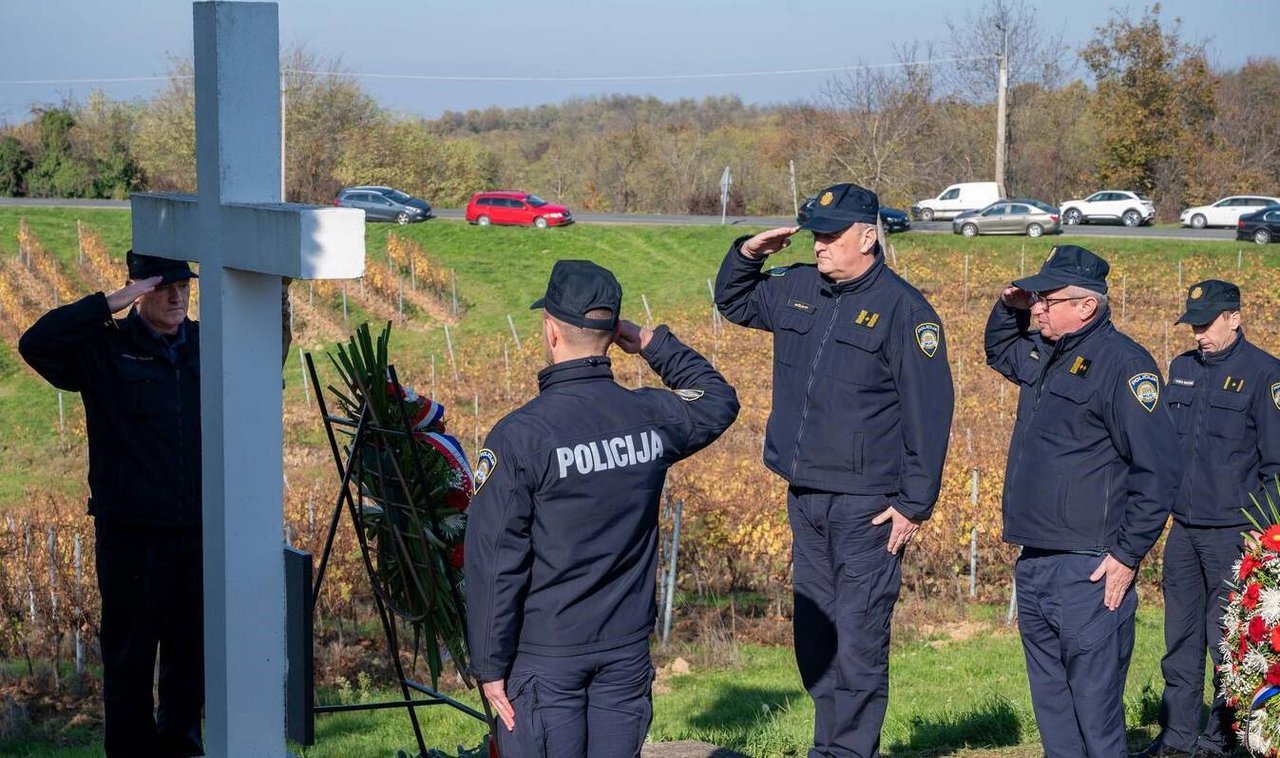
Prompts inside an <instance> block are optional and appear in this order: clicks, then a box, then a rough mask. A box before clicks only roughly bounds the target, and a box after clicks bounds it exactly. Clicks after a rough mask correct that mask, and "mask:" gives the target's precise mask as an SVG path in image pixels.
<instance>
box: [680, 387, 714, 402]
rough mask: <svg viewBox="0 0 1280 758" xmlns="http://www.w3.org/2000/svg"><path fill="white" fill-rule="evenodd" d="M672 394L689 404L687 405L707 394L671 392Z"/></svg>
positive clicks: (698, 391)
mask: <svg viewBox="0 0 1280 758" xmlns="http://www.w3.org/2000/svg"><path fill="white" fill-rule="evenodd" d="M672 392H674V393H676V395H677V396H679V398H680V399H681V400H684V401H685V402H689V403H692V402H693V401H694V400H697V399H698V398H700V397H702V396H703V395H705V394H707V393H706V392H704V391H702V390H672Z"/></svg>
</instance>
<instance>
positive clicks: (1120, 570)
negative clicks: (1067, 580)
mask: <svg viewBox="0 0 1280 758" xmlns="http://www.w3.org/2000/svg"><path fill="white" fill-rule="evenodd" d="M1135 573H1136V572H1135V571H1134V570H1133V569H1131V568H1129V567H1128V566H1126V565H1124V564H1123V563H1121V562H1120V561H1117V560H1116V559H1115V558H1112V557H1111V556H1109V555H1108V556H1107V557H1105V558H1103V559H1102V563H1100V564H1098V568H1096V569H1094V571H1093V573H1092V574H1090V575H1089V581H1091V582H1096V581H1099V580H1100V579H1102V578H1103V577H1104V576H1105V577H1106V578H1107V586H1106V588H1105V589H1103V591H1102V604H1103V605H1105V606H1107V610H1110V611H1114V610H1115V609H1117V608H1119V607H1120V601H1121V600H1123V599H1124V593H1125V591H1126V590H1128V589H1129V585H1130V584H1133V575H1134V574H1135Z"/></svg>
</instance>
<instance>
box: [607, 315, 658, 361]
mask: <svg viewBox="0 0 1280 758" xmlns="http://www.w3.org/2000/svg"><path fill="white" fill-rule="evenodd" d="M651 339H653V330H652V329H650V328H648V327H647V326H640V325H639V324H636V323H634V322H631V321H627V320H626V319H618V327H617V329H615V330H614V332H613V344H615V345H617V346H618V347H620V348H622V351H623V352H624V353H631V354H632V355H635V354H636V353H638V352H640V351H641V350H644V349H645V348H646V347H648V346H649V340H651Z"/></svg>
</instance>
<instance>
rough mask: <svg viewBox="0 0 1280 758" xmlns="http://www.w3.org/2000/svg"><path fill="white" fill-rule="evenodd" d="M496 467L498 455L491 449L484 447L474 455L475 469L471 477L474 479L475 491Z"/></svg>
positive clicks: (477, 490)
mask: <svg viewBox="0 0 1280 758" xmlns="http://www.w3.org/2000/svg"><path fill="white" fill-rule="evenodd" d="M497 467H498V456H496V455H494V453H493V451H492V450H490V449H489V448H487V447H486V448H485V449H483V450H481V451H480V454H479V455H477V456H476V470H475V473H474V475H473V478H474V479H475V480H476V492H479V491H480V488H481V487H483V486H484V483H485V482H487V481H489V477H490V476H491V475H492V474H493V470H494V469H496V468H497Z"/></svg>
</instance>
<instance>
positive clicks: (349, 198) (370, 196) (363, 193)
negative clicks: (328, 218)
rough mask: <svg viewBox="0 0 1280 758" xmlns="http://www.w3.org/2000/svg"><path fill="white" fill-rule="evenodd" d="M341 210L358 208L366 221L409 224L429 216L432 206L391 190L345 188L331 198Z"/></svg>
mask: <svg viewBox="0 0 1280 758" xmlns="http://www.w3.org/2000/svg"><path fill="white" fill-rule="evenodd" d="M333 204H334V205H337V206H340V207H343V208H359V209H360V210H362V211H364V217H365V220H366V221H394V222H396V223H397V224H402V225H403V224H412V223H416V222H418V221H426V220H427V219H429V218H431V217H432V213H431V205H430V204H429V203H427V201H426V200H421V199H419V198H416V197H414V196H413V195H410V194H408V193H407V192H401V191H400V190H398V189H392V188H391V187H372V186H366V187H347V188H346V189H344V190H342V191H341V192H339V193H338V196H337V197H336V198H334V199H333Z"/></svg>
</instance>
